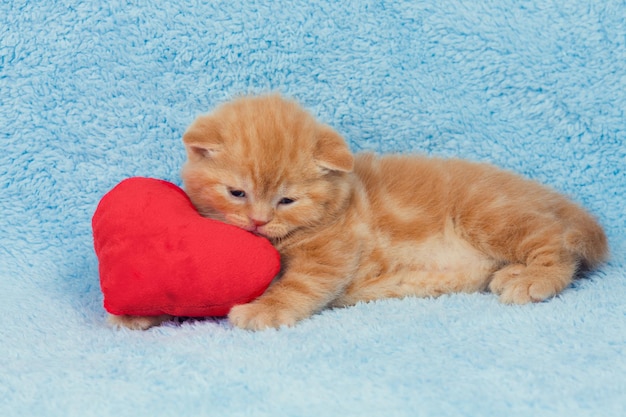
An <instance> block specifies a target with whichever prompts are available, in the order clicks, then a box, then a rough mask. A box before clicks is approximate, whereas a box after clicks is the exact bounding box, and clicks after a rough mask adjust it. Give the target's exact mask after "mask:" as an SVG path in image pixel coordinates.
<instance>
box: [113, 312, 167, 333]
mask: <svg viewBox="0 0 626 417" xmlns="http://www.w3.org/2000/svg"><path fill="white" fill-rule="evenodd" d="M171 319H172V316H169V315H166V314H164V315H161V316H127V315H123V316H116V315H114V314H109V315H108V317H107V322H108V323H109V324H110V325H111V326H113V327H117V328H119V327H126V328H128V329H131V330H147V329H149V328H150V327H154V326H158V325H160V324H161V323H163V322H164V321H167V320H171Z"/></svg>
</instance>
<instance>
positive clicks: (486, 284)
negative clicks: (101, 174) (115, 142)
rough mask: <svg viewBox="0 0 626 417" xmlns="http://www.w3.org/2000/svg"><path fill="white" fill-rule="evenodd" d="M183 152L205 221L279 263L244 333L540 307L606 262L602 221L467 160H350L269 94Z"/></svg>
mask: <svg viewBox="0 0 626 417" xmlns="http://www.w3.org/2000/svg"><path fill="white" fill-rule="evenodd" d="M183 140H184V143H185V146H186V150H187V155H188V161H187V163H186V164H185V166H184V167H183V171H182V177H183V181H184V185H185V190H186V191H187V193H188V195H189V197H190V198H191V200H192V201H193V203H194V205H195V206H196V207H197V209H198V210H199V212H200V213H201V214H202V215H204V216H207V217H211V218H214V219H217V220H221V221H224V222H227V223H230V224H233V225H235V226H239V227H241V228H243V229H246V230H248V231H250V232H252V233H255V234H258V235H261V236H265V237H266V238H268V239H269V240H270V241H271V242H272V243H273V244H274V245H275V247H276V248H277V249H278V250H279V251H280V253H281V259H282V264H283V270H282V272H281V274H280V275H279V277H277V279H275V280H274V282H273V283H272V285H271V286H270V287H269V288H268V290H267V291H266V292H265V293H264V294H263V295H262V296H260V297H259V298H258V299H257V300H255V301H253V302H251V303H249V304H244V305H239V306H235V307H234V308H233V309H232V310H231V312H230V314H229V320H230V321H231V323H232V324H234V325H235V326H238V327H241V328H244V329H251V330H260V329H264V328H268V327H269V328H271V327H280V326H283V325H287V326H292V325H294V324H295V323H296V322H298V321H299V320H302V319H305V318H307V317H309V316H311V315H312V314H315V313H316V312H319V311H320V310H322V309H324V308H328V307H340V306H349V305H353V304H355V303H357V302H359V301H369V300H376V299H380V298H385V297H406V296H417V297H435V296H438V295H441V294H446V293H452V292H474V291H483V290H486V289H489V290H491V291H492V292H493V293H495V294H498V295H499V297H500V300H501V301H502V302H504V303H513V304H524V303H528V302H537V301H542V300H545V299H548V298H550V297H552V296H554V295H556V294H558V293H559V292H560V291H561V290H563V289H564V288H565V287H567V286H568V285H569V284H570V283H571V282H572V279H573V276H574V274H575V272H576V271H577V269H578V268H579V267H587V268H590V267H594V266H596V265H598V264H599V263H601V262H602V261H603V260H605V259H606V258H607V256H608V246H607V240H606V237H605V234H604V232H603V230H602V228H601V227H600V225H599V224H598V223H597V222H596V220H594V218H593V217H592V216H591V215H590V214H588V213H587V212H585V211H584V210H583V209H582V208H580V207H579V206H577V205H576V204H574V203H573V202H571V201H569V200H568V199H567V198H565V197H564V196H561V195H559V194H557V193H556V192H554V191H552V190H550V189H548V188H546V187H544V186H541V185H539V184H537V183H535V182H532V181H530V180H527V179H523V178H521V177H519V176H517V175H515V174H512V173H510V172H506V171H503V170H500V169H498V168H495V167H493V166H491V165H487V164H479V163H472V162H468V161H464V160H457V159H449V160H446V159H438V158H426V157H421V156H402V155H388V156H382V157H378V156H375V155H373V154H369V153H364V154H357V155H356V156H354V155H353V154H352V153H351V152H350V150H349V149H348V146H347V145H346V143H345V141H344V140H343V139H342V137H341V136H340V135H339V134H338V133H337V132H335V131H334V130H333V129H331V128H330V127H328V126H326V125H323V124H321V123H319V122H317V121H316V120H315V119H314V118H313V117H312V116H311V115H310V114H309V113H307V112H306V111H305V110H303V109H302V108H301V107H300V106H299V105H298V104H296V103H294V102H292V101H289V100H285V99H283V98H281V97H279V96H276V95H271V96H261V97H245V98H241V99H238V100H235V101H233V102H230V103H226V104H224V105H222V106H221V107H219V108H218V109H217V110H215V111H214V112H213V113H212V114H210V115H206V116H201V117H199V118H198V119H197V120H196V121H195V122H194V123H193V124H192V125H191V126H190V128H189V129H188V130H187V132H186V133H185V134H184V137H183ZM157 321H158V320H157Z"/></svg>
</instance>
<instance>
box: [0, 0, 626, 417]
mask: <svg viewBox="0 0 626 417" xmlns="http://www.w3.org/2000/svg"><path fill="white" fill-rule="evenodd" d="M143 3H146V4H143ZM206 3H208V4H202V2H197V1H190V0H181V1H176V2H162V4H161V2H138V1H117V0H112V1H107V2H103V1H80V2H79V1H68V0H65V1H64V0H50V1H40V2H28V1H24V0H9V1H4V2H1V3H0V140H1V143H2V152H0V219H1V222H2V228H1V232H0V294H2V301H1V302H0V415H2V416H48V417H50V416H64V417H67V416H92V415H93V416H116V417H120V416H144V415H145V416H202V415H206V416H332V415H337V416H370V415H371V416H381V415H388V416H439V415H446V416H479V415H480V416H567V417H570V416H577V417H579V416H604V417H608V416H623V415H626V376H625V375H626V349H625V348H626V307H625V305H626V301H625V300H626V257H625V256H624V251H625V249H626V239H625V233H626V215H625V210H624V199H625V195H626V171H625V161H626V144H625V142H626V114H625V113H624V112H625V109H626V93H625V91H626V4H625V3H624V2H623V1H621V0H603V1H596V0H568V1H561V0H519V1H509V2H505V1H500V0H489V1H484V0H480V1H478V0H475V1H470V0H450V1H436V0H410V1H397V2H396V1H394V2H392V1H389V2H387V1H376V0H348V1H341V2H337V1H331V0H327V1H324V0H322V1H313V2H311V1H305V0H291V1H282V0H279V1H271V2H270V1H242V0H228V1H210V2H206ZM273 90H278V91H282V92H283V93H285V94H286V95H289V96H292V97H295V98H297V99H298V100H300V101H301V102H302V103H303V104H304V105H305V106H307V107H308V108H310V109H311V111H312V112H313V113H314V114H316V115H317V116H319V118H320V119H321V120H323V121H324V122H327V123H329V124H331V125H332V126H334V127H335V128H336V129H337V130H338V131H340V132H341V133H342V134H344V135H345V137H346V138H347V139H348V140H349V142H350V144H351V146H352V148H353V149H354V150H355V151H356V150H361V149H370V150H375V151H380V152H383V151H396V152H423V153H428V154H433V155H444V156H461V157H466V158H470V159H473V160H481V161H491V162H493V163H495V164H498V165H500V166H503V167H506V168H509V169H512V170H515V171H517V172H520V173H522V174H524V175H527V176H529V177H531V178H535V179H537V180H539V181H542V182H544V183H547V184H549V185H551V186H553V187H554V188H556V189H558V190H560V191H562V192H564V193H567V194H569V195H571V196H572V198H573V199H575V200H576V201H578V202H580V203H582V204H584V205H585V206H586V207H588V208H589V210H591V211H592V212H593V213H595V214H596V215H597V216H598V218H599V219H600V221H601V222H602V224H603V225H604V226H605V227H606V230H607V233H608V235H609V238H610V243H611V247H612V259H611V261H610V262H609V263H608V264H607V265H605V266H603V267H602V268H601V269H599V270H597V271H594V272H591V273H589V274H586V275H584V277H583V278H582V279H581V280H579V281H577V282H576V283H575V284H574V285H573V286H572V287H571V288H569V289H567V290H566V291H565V292H564V293H563V294H562V295H561V296H559V297H557V298H556V299H554V300H551V301H548V302H545V303H540V304H535V305H527V306H521V307H519V306H518V307H515V306H504V305H500V304H499V303H498V302H497V300H496V298H495V297H494V296H493V295H491V294H471V295H451V296H444V297H441V298H438V299H405V300H384V301H380V302H375V303H370V304H360V305H358V306H356V307H353V308H347V309H342V310H335V311H326V312H324V313H322V314H320V315H317V316H316V317H314V318H312V319H310V320H307V321H305V322H303V323H301V324H300V325H299V326H297V327H295V328H291V329H281V330H279V331H266V332H262V333H249V332H246V331H242V330H237V329H233V328H231V326H230V325H229V324H228V323H227V322H226V321H225V320H223V319H210V320H204V321H202V320H195V321H185V322H182V323H170V324H168V325H165V326H163V327H159V328H155V329H152V330H149V331H147V332H133V331H116V330H112V329H110V328H108V327H107V326H106V325H105V323H104V309H103V307H102V295H101V292H100V288H99V284H98V269H97V262H96V256H95V254H94V250H93V241H92V235H91V227H90V219H91V216H92V214H93V213H94V210H95V208H96V205H97V203H98V201H99V199H100V198H101V197H102V196H103V194H104V193H105V192H106V191H108V190H109V189H111V188H112V187H113V186H114V185H115V184H117V183H118V182H119V181H121V180H122V179H124V178H127V177H130V176H138V175H139V176H148V177H156V178H162V179H165V180H168V181H173V182H175V183H177V184H180V179H179V168H180V166H181V164H182V162H183V160H184V151H183V146H182V144H181V136H182V133H183V131H184V130H185V128H186V127H187V126H188V124H189V123H191V121H192V120H193V118H194V117H195V116H196V115H197V114H199V113H202V112H206V111H208V110H209V109H210V108H212V107H213V106H214V105H216V104H217V103H220V102H222V101H223V100H226V99H228V98H230V97H233V96H234V95H237V94H240V93H247V92H264V91H273ZM415 181H419V178H416V179H415ZM494 192H495V193H497V192H498V190H494Z"/></svg>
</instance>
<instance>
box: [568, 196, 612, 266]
mask: <svg viewBox="0 0 626 417" xmlns="http://www.w3.org/2000/svg"><path fill="white" fill-rule="evenodd" d="M561 215H562V216H563V217H562V218H564V219H565V220H566V224H567V225H568V230H566V232H565V247H566V249H567V250H569V251H571V252H572V253H574V254H575V255H576V256H577V257H579V258H580V260H581V261H582V263H583V265H584V266H585V267H587V268H593V267H595V266H597V265H599V264H601V263H602V262H604V261H606V260H607V259H608V257H609V244H608V241H607V238H606V235H605V233H604V230H603V229H602V226H600V224H599V223H598V221H597V220H596V219H595V218H594V217H593V216H592V215H591V214H589V213H587V212H586V211H585V210H583V209H582V208H580V207H578V206H577V205H575V204H568V205H567V206H566V207H564V208H563V209H562V211H561Z"/></svg>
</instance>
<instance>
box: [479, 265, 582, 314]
mask: <svg viewBox="0 0 626 417" xmlns="http://www.w3.org/2000/svg"><path fill="white" fill-rule="evenodd" d="M572 274H573V271H572V269H571V268H570V267H569V266H568V265H558V266H550V267H539V266H535V267H528V266H526V265H522V264H513V265H508V266H505V267H504V268H502V269H500V270H498V271H496V272H495V273H494V274H493V279H492V280H491V282H490V283H489V289H490V290H491V292H493V293H494V294H498V295H500V301H501V302H503V303H505V304H527V303H531V302H539V301H543V300H546V299H548V298H550V297H554V296H555V295H556V294H558V293H559V292H561V291H562V290H563V288H565V287H566V286H567V284H569V283H570V282H571V279H572V278H571V277H572Z"/></svg>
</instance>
